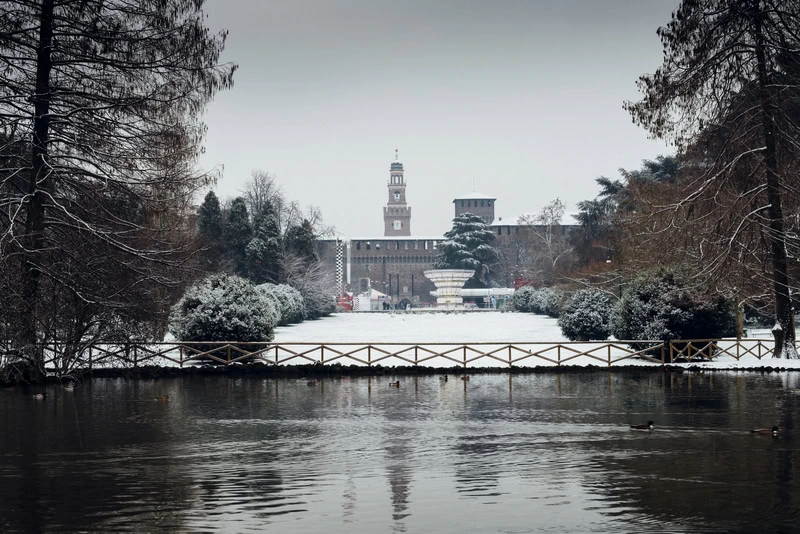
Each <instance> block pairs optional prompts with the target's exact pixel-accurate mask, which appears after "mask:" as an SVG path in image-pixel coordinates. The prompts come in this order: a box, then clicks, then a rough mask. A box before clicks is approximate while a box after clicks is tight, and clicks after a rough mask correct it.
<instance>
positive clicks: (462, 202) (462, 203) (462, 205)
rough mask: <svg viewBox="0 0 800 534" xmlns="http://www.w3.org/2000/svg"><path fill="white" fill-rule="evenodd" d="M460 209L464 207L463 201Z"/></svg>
mask: <svg viewBox="0 0 800 534" xmlns="http://www.w3.org/2000/svg"><path fill="white" fill-rule="evenodd" d="M461 207H462V208H463V207H464V201H463V200H462V201H461Z"/></svg>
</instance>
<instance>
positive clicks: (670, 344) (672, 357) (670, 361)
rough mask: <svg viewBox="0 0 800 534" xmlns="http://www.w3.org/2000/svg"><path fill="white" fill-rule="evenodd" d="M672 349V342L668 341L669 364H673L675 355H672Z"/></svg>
mask: <svg viewBox="0 0 800 534" xmlns="http://www.w3.org/2000/svg"><path fill="white" fill-rule="evenodd" d="M673 350H674V347H673V346H672V340H671V339H670V340H669V363H674V362H675V355H674V353H673Z"/></svg>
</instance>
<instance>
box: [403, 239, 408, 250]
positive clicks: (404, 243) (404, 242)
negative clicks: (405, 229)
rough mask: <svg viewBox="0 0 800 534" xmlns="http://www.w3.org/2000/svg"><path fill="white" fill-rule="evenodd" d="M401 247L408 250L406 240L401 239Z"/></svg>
mask: <svg viewBox="0 0 800 534" xmlns="http://www.w3.org/2000/svg"><path fill="white" fill-rule="evenodd" d="M403 248H404V249H405V250H408V241H403Z"/></svg>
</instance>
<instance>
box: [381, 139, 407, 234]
mask: <svg viewBox="0 0 800 534" xmlns="http://www.w3.org/2000/svg"><path fill="white" fill-rule="evenodd" d="M386 185H387V187H388V189H389V201H388V202H387V203H386V207H384V208H383V226H384V227H383V235H384V236H407V235H411V208H410V207H409V206H408V205H407V204H406V181H405V177H404V176H403V164H402V163H401V162H400V159H399V157H398V153H397V150H395V151H394V161H393V162H392V164H391V166H390V167H389V183H387V184H386Z"/></svg>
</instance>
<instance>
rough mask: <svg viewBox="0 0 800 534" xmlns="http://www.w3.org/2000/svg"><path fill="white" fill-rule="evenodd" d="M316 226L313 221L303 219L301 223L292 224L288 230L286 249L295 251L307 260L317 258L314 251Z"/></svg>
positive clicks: (290, 251) (291, 251)
mask: <svg viewBox="0 0 800 534" xmlns="http://www.w3.org/2000/svg"><path fill="white" fill-rule="evenodd" d="M315 240H316V235H315V234H314V227H313V226H312V224H311V221H309V220H308V219H303V221H302V222H301V223H300V224H299V225H295V226H292V227H291V228H289V230H288V231H287V232H286V251H287V252H289V253H293V254H295V255H297V256H298V257H300V258H302V259H303V260H305V261H307V262H312V261H315V260H317V259H318V258H317V255H316V253H315V252H314V241H315Z"/></svg>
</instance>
